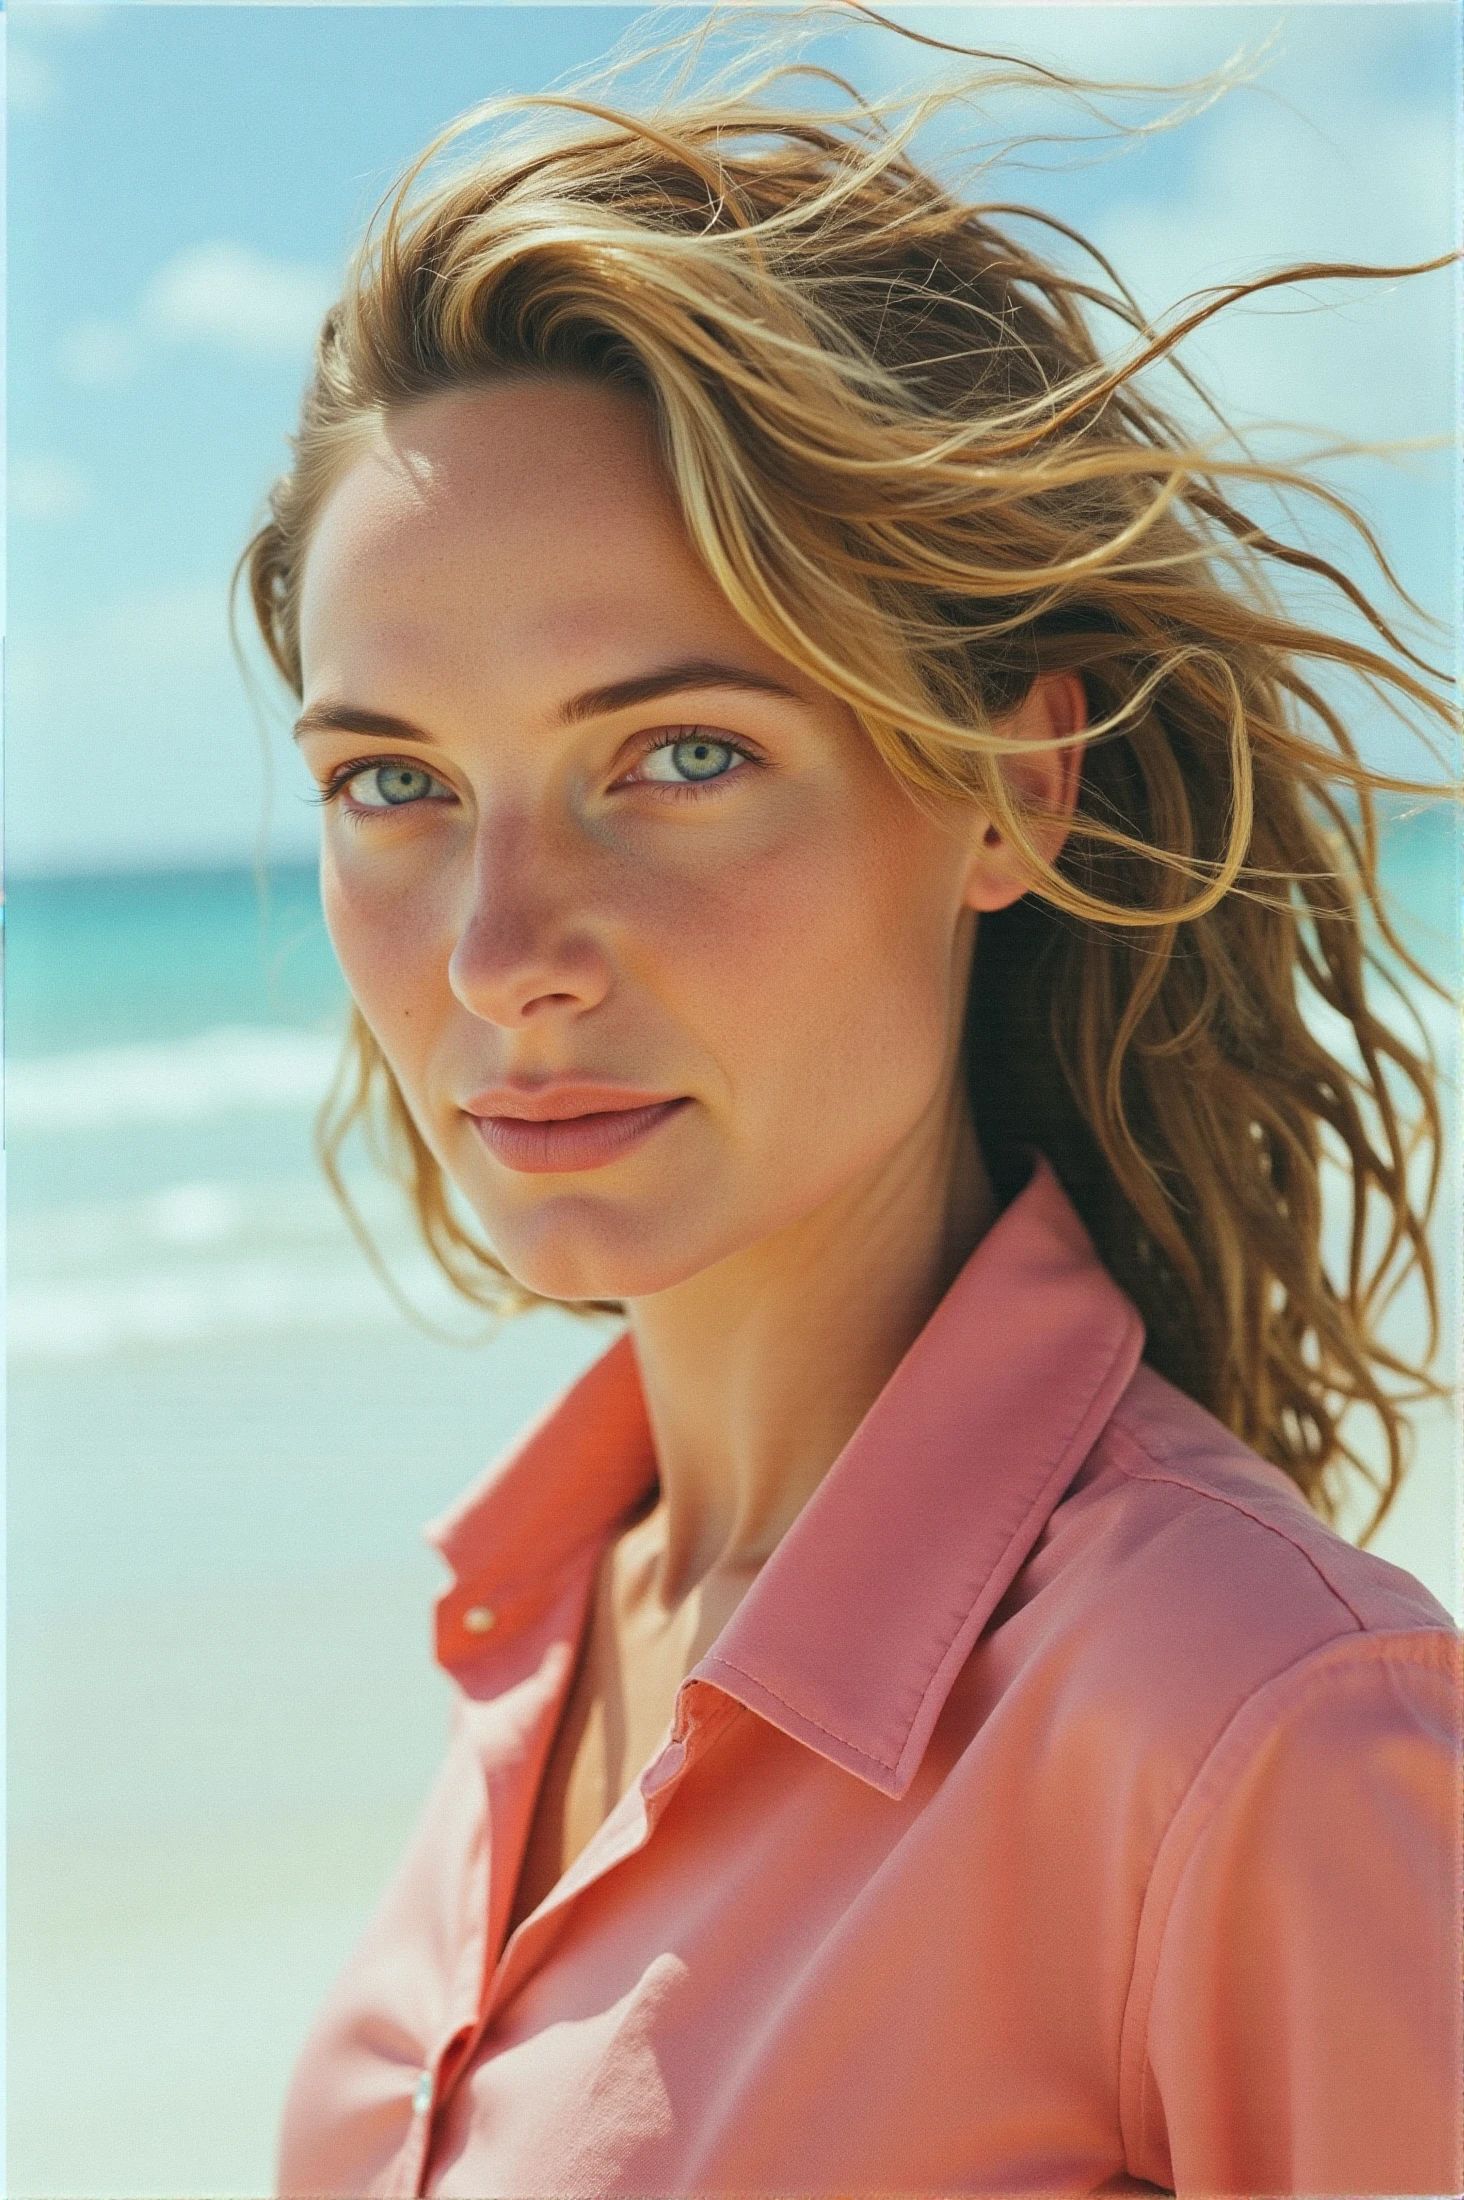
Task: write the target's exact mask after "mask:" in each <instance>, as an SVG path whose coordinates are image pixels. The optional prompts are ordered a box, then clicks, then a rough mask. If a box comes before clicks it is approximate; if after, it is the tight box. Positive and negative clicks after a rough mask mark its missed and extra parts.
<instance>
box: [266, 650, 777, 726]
mask: <svg viewBox="0 0 1464 2200" xmlns="http://www.w3.org/2000/svg"><path fill="white" fill-rule="evenodd" d="M693 688H703V689H704V688H729V689H740V690H741V691H742V692H743V693H744V694H750V695H781V696H784V697H785V698H786V699H787V700H788V701H789V702H793V703H801V702H804V701H805V700H806V698H805V697H804V696H802V695H800V694H799V692H798V690H797V689H796V688H791V687H789V686H788V685H787V683H786V681H783V680H775V679H773V678H772V677H771V676H770V675H769V674H768V673H765V672H754V671H752V670H751V668H750V667H749V666H746V665H729V664H722V663H720V662H719V661H718V660H717V659H715V658H711V657H689V658H687V659H686V660H685V662H684V663H682V664H676V665H667V666H665V667H664V669H663V670H661V671H659V672H642V673H637V674H636V676H635V677H634V678H633V679H630V680H612V681H610V682H609V683H608V685H606V686H605V687H595V688H586V689H585V691H584V692H583V694H581V695H574V696H571V698H570V700H569V701H568V702H567V703H562V704H561V705H560V707H559V709H558V710H557V711H556V713H555V721H556V723H557V724H559V725H561V726H577V725H581V724H582V723H583V722H584V721H585V720H586V719H587V718H605V717H608V716H609V715H610V714H611V713H612V712H613V711H617V710H634V709H635V708H636V707H637V705H638V704H641V703H654V702H656V701H658V700H659V699H660V698H661V697H662V696H664V695H680V694H685V693H686V692H687V691H688V690H689V689H693ZM306 733H364V734H367V735H369V736H370V737H371V738H372V739H373V740H379V741H417V742H423V743H428V742H429V740H430V737H429V736H428V735H427V734H425V733H423V731H422V729H421V727H420V726H414V725H413V724H412V723H411V721H410V720H409V719H406V718H393V717H392V716H391V715H390V714H389V713H388V712H385V711H379V710H363V709H361V708H359V707H358V705H356V704H355V703H312V704H311V706H310V708H309V709H308V710H304V711H302V712H301V713H300V716H299V717H298V718H297V719H296V721H295V727H294V737H295V739H296V740H297V741H298V740H299V739H300V736H301V735H302V734H306Z"/></svg>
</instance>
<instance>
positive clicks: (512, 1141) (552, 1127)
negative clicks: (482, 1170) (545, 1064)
mask: <svg viewBox="0 0 1464 2200" xmlns="http://www.w3.org/2000/svg"><path fill="white" fill-rule="evenodd" d="M616 1103H618V1104H616ZM690 1104H691V1103H690V1101H689V1099H688V1098H687V1097H686V1096H685V1095H678V1096H674V1097H672V1098H670V1099H656V1098H651V1097H646V1098H643V1097H642V1096H641V1095H640V1094H632V1093H616V1094H614V1095H613V1096H612V1095H611V1094H610V1093H609V1092H605V1091H604V1090H600V1091H596V1090H594V1089H593V1088H590V1087H581V1088H579V1089H578V1090H576V1089H573V1088H570V1089H568V1090H566V1089H563V1088H561V1089H560V1090H559V1091H557V1092H554V1091H541V1092H537V1093H528V1092H524V1093H509V1092H502V1091H500V1092H494V1093H485V1094H483V1095H481V1096H480V1097H479V1098H477V1099H475V1100H473V1101H472V1102H470V1104H469V1106H468V1109H467V1113H468V1114H469V1115H470V1116H471V1117H472V1121H473V1127H474V1129H475V1130H476V1131H477V1133H478V1136H479V1137H480V1138H481V1139H482V1141H483V1144H484V1145H485V1146H486V1147H487V1149H488V1151H489V1153H491V1154H492V1156H493V1158H494V1159H495V1161H501V1162H502V1163H503V1165H504V1167H505V1168H509V1169H514V1170H517V1171H518V1172H519V1173H520V1174H522V1175H525V1176H539V1175H547V1174H549V1173H551V1172H553V1171H560V1170H563V1171H568V1170H580V1169H601V1168H604V1167H605V1165H606V1164H607V1162H611V1161H616V1160H618V1159H619V1158H620V1156H621V1155H622V1154H625V1153H629V1152H630V1150H631V1148H632V1147H634V1146H639V1145H641V1144H642V1143H643V1142H644V1141H645V1140H646V1139H647V1138H650V1137H651V1136H652V1135H653V1134H654V1133H655V1132H656V1131H658V1130H659V1129H660V1128H661V1125H662V1124H663V1123H667V1122H669V1121H670V1120H671V1118H672V1116H674V1115H679V1114H680V1113H681V1111H682V1109H683V1108H686V1107H689V1106H690Z"/></svg>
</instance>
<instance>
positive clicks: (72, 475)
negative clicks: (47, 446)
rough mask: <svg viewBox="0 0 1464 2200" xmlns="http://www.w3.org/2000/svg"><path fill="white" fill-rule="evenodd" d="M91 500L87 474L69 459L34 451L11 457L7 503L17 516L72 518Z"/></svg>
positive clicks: (41, 519) (48, 520)
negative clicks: (12, 458)
mask: <svg viewBox="0 0 1464 2200" xmlns="http://www.w3.org/2000/svg"><path fill="white" fill-rule="evenodd" d="M90 501H91V498H90V494H89V492H88V489H87V483H86V477H85V475H84V474H82V472H81V470H80V469H79V467H76V466H73V465H72V464H71V462H70V460H69V459H65V458H57V457H55V456H54V455H53V454H52V453H50V452H45V451H33V452H29V453H26V454H24V455H22V456H21V457H19V458H16V459H14V460H12V462H11V466H10V479H9V483H8V485H7V491H6V502H7V503H8V505H9V508H10V510H11V512H12V513H13V514H14V515H15V517H16V518H17V519H26V520H34V521H36V522H38V523H40V524H42V525H45V524H49V523H51V522H53V521H57V520H67V519H75V518H76V517H77V515H78V514H79V513H81V512H84V511H85V510H86V508H87V505H88V504H89V503H90Z"/></svg>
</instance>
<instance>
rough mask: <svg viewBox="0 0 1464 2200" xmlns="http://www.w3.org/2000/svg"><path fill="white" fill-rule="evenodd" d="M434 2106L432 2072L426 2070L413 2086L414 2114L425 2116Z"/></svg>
mask: <svg viewBox="0 0 1464 2200" xmlns="http://www.w3.org/2000/svg"><path fill="white" fill-rule="evenodd" d="M431 2106H432V2073H431V2071H430V2070H424V2071H423V2072H422V2075H421V2077H420V2078H419V2079H418V2080H417V2082H416V2084H415V2085H414V2086H413V2088H412V2114H413V2115H414V2116H425V2115H426V2113H427V2111H428V2109H429V2108H430V2107H431Z"/></svg>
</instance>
